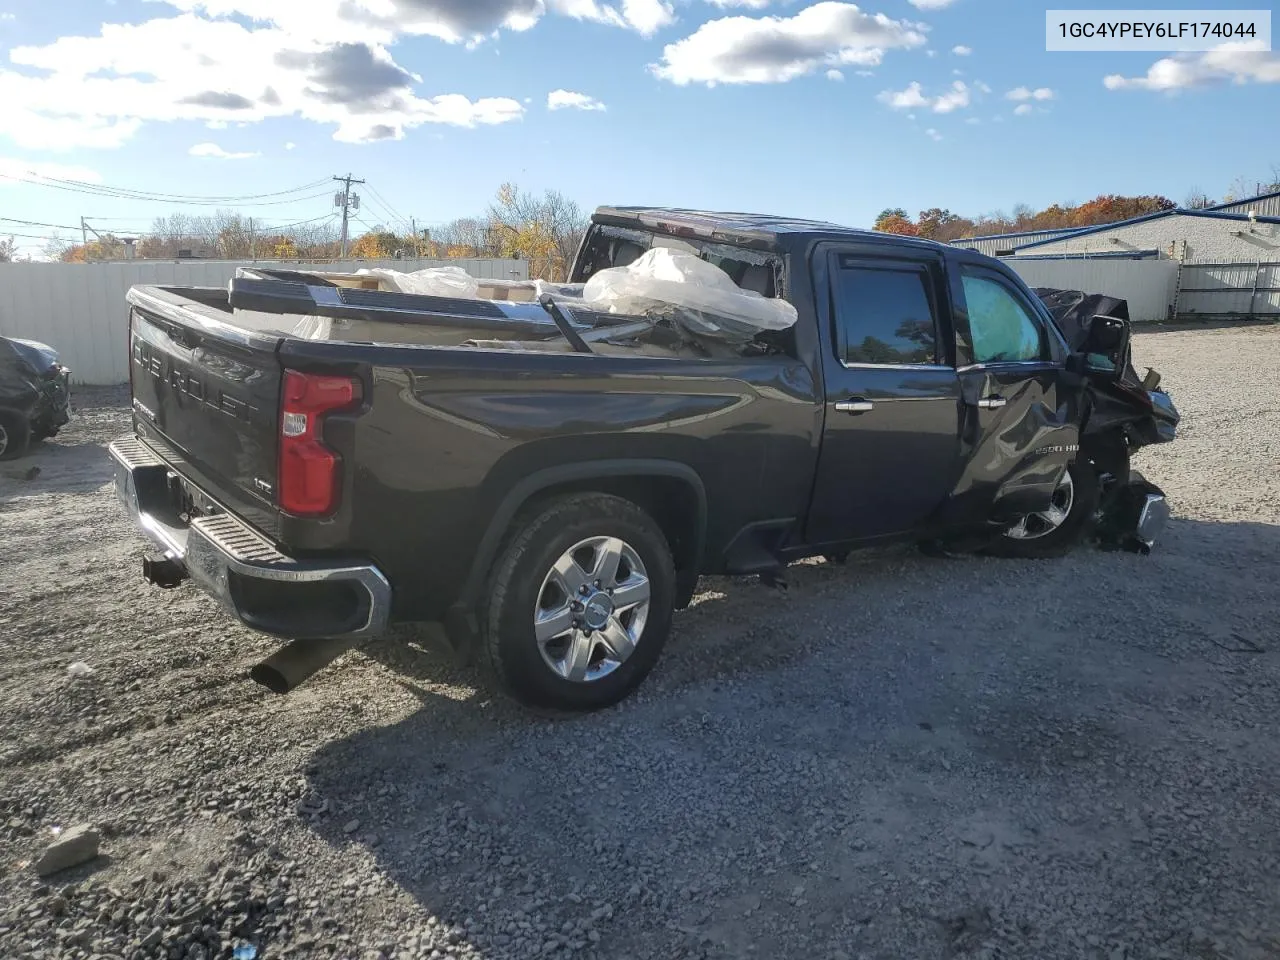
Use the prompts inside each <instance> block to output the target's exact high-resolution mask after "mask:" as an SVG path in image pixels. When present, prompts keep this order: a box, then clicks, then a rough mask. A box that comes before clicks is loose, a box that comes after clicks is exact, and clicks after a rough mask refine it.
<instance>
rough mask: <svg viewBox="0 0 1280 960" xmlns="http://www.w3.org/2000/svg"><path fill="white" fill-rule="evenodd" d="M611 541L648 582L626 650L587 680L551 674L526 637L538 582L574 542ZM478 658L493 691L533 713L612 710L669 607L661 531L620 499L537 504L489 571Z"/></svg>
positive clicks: (666, 624) (638, 676)
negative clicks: (644, 608) (638, 627)
mask: <svg viewBox="0 0 1280 960" xmlns="http://www.w3.org/2000/svg"><path fill="white" fill-rule="evenodd" d="M604 536H607V537H616V538H618V539H620V540H622V541H624V543H626V544H628V545H629V546H630V547H631V548H632V549H633V550H634V551H635V552H636V554H637V555H638V556H639V558H640V561H641V562H642V563H643V565H644V569H645V575H646V576H647V578H648V581H649V589H650V593H649V607H648V613H647V617H646V620H645V622H644V625H643V629H642V632H641V634H640V637H639V640H638V641H637V642H636V644H635V648H634V650H633V651H632V652H631V653H630V655H629V656H627V657H626V658H625V659H622V661H621V663H620V664H619V665H618V666H617V667H615V668H614V669H613V671H612V672H611V673H608V674H607V675H605V676H602V677H599V678H598V679H594V680H591V681H589V682H584V681H573V680H569V679H567V678H566V677H564V676H561V675H560V674H559V673H557V672H556V671H555V670H554V669H553V668H552V666H551V665H550V664H548V662H547V661H546V659H544V657H543V654H542V651H541V650H540V649H539V644H538V640H537V638H536V636H535V634H534V623H533V612H534V609H535V606H536V605H537V604H538V603H539V602H540V595H541V593H542V590H543V582H544V579H545V578H546V577H547V576H548V574H549V573H550V571H551V569H552V567H553V565H554V564H555V563H556V562H557V560H559V559H560V558H561V557H562V556H564V555H565V554H566V552H567V551H569V550H570V548H572V547H573V546H574V545H575V544H578V543H581V542H582V541H584V540H587V539H590V538H592V537H604ZM490 577H491V579H490V584H489V590H490V594H489V601H488V605H487V609H486V610H485V611H484V618H483V623H484V642H483V643H482V645H481V646H482V648H483V650H484V657H483V659H484V660H485V661H486V662H487V666H488V667H489V669H490V670H491V672H492V673H493V675H494V678H495V680H496V681H497V683H498V686H499V687H500V688H501V689H502V690H503V691H504V692H505V693H507V694H508V695H509V696H511V697H512V698H514V699H515V700H518V701H519V702H521V703H523V704H525V705H527V706H531V707H535V708H540V709H548V710H553V711H571V712H582V711H588V710H598V709H601V708H603V707H608V706H612V705H613V704H615V703H617V702H618V701H620V700H622V699H623V698H625V697H626V696H627V695H628V694H630V693H631V692H632V691H633V690H635V689H636V687H638V686H639V685H640V684H641V682H643V681H644V679H645V677H646V676H648V674H649V671H650V670H652V669H653V666H654V664H655V663H657V661H658V657H659V655H660V654H661V653H662V647H663V645H664V644H665V643H666V640H667V635H668V634H669V633H670V632H671V617H672V614H673V612H674V607H675V594H676V575H675V564H674V562H673V560H672V557H671V548H670V546H669V545H668V543H667V539H666V537H665V536H664V535H663V532H662V529H661V528H660V527H659V526H658V525H657V523H655V522H654V520H653V518H652V517H650V516H649V515H648V514H647V513H645V511H644V510H642V509H640V508H639V507H638V506H636V505H635V504H633V503H631V502H630V501H628V500H623V499H621V498H619V497H613V496H609V495H606V494H599V493H587V494H575V495H573V496H569V497H565V498H563V499H560V500H554V501H551V502H548V503H545V504H543V505H542V506H541V507H540V508H538V509H537V511H536V512H535V513H533V514H531V515H528V516H527V517H526V518H525V519H524V520H523V521H522V522H521V523H520V525H519V527H518V528H517V529H516V531H515V532H514V534H513V535H512V536H511V537H510V538H509V539H508V541H507V544H506V546H505V548H504V549H503V551H502V553H501V555H500V557H499V558H498V560H497V562H496V563H495V565H494V567H493V570H492V571H491V574H490Z"/></svg>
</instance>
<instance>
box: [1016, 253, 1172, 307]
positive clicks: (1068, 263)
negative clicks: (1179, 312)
mask: <svg viewBox="0 0 1280 960" xmlns="http://www.w3.org/2000/svg"><path fill="white" fill-rule="evenodd" d="M1003 262H1004V264H1005V265H1006V266H1009V267H1011V268H1012V269H1013V270H1014V271H1015V272H1016V273H1017V274H1018V276H1020V277H1022V279H1023V280H1024V281H1026V284H1027V286H1029V287H1058V288H1059V289H1063V290H1082V291H1084V292H1085V293H1103V294H1106V295H1107V296H1109V297H1122V298H1123V299H1125V300H1127V301H1129V318H1130V319H1131V320H1133V321H1134V322H1135V323H1143V322H1150V321H1161V320H1167V319H1168V318H1169V311H1170V307H1171V306H1172V304H1173V300H1174V291H1175V289H1176V285H1177V280H1178V264H1177V262H1176V261H1173V260H1101V259H1098V260H1090V259H1085V258H1071V259H1065V258H1064V259H1062V260H1023V259H1021V258H1019V257H1008V258H1006V259H1005V260H1004V261H1003ZM1184 269H1185V268H1184Z"/></svg>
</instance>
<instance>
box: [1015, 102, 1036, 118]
mask: <svg viewBox="0 0 1280 960" xmlns="http://www.w3.org/2000/svg"><path fill="white" fill-rule="evenodd" d="M1031 110H1032V106H1031V104H1029V103H1020V104H1018V105H1017V106H1016V107H1014V108H1013V114H1014V116H1016V117H1025V116H1026V115H1027V114H1028V113H1030V112H1031Z"/></svg>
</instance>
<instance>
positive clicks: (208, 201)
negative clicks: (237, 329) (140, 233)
mask: <svg viewBox="0 0 1280 960" xmlns="http://www.w3.org/2000/svg"><path fill="white" fill-rule="evenodd" d="M0 178H2V179H5V180H12V181H13V182H15V183H25V184H28V185H30V186H34V187H48V188H49V189H51V190H63V191H66V192H67V193H80V194H86V195H88V196H94V197H104V198H109V199H114V200H132V201H135V202H139V203H167V204H170V205H172V206H207V207H214V206H221V207H225V206H243V207H272V206H283V205H285V204H290V203H304V202H306V201H307V200H318V199H319V198H320V197H325V196H328V194H327V193H313V194H310V195H309V196H305V197H289V198H288V199H285V200H256V199H254V198H252V197H222V198H212V197H205V198H199V199H196V198H190V197H181V196H172V197H165V196H159V195H157V196H139V195H133V194H130V193H124V192H113V191H100V190H84V189H81V188H80V187H78V186H64V185H62V184H60V183H52V182H49V181H48V180H29V179H26V178H24V177H13V176H10V175H9V174H6V173H0ZM311 186H312V187H314V186H316V185H315V184H311ZM274 195H275V196H279V194H274ZM261 196H272V194H262V195H261ZM95 219H97V218H95Z"/></svg>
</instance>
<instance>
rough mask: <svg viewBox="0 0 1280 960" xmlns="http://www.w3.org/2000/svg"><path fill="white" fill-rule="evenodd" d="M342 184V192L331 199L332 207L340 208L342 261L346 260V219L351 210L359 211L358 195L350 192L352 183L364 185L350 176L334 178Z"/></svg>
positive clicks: (361, 181)
mask: <svg viewBox="0 0 1280 960" xmlns="http://www.w3.org/2000/svg"><path fill="white" fill-rule="evenodd" d="M333 179H334V180H337V181H338V182H339V183H340V184H342V192H341V193H339V194H337V195H336V196H335V197H334V198H333V205H334V206H335V207H341V208H342V259H344V260H345V259H346V258H347V218H348V216H349V215H350V212H351V211H352V210H359V209H360V195H359V194H356V193H352V192H351V185H352V184H353V183H364V181H363V180H357V179H356V178H355V177H353V176H351V174H349V173H348V174H347V175H346V176H345V177H334V178H333Z"/></svg>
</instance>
